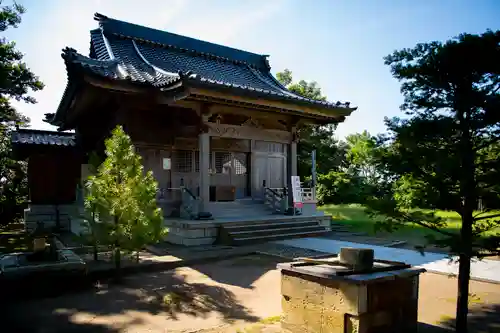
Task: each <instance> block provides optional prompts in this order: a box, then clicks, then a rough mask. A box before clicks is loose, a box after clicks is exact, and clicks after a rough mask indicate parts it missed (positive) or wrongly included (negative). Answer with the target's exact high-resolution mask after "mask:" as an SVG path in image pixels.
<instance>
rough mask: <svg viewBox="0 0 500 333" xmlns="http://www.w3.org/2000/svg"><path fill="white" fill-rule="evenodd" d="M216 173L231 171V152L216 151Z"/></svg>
mask: <svg viewBox="0 0 500 333" xmlns="http://www.w3.org/2000/svg"><path fill="white" fill-rule="evenodd" d="M215 173H224V174H228V173H231V153H228V152H221V151H217V152H215Z"/></svg>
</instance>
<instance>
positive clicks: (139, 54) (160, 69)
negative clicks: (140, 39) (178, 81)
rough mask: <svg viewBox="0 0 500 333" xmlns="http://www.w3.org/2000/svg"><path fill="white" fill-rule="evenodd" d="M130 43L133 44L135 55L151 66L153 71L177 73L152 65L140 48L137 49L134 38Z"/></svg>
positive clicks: (166, 73)
mask: <svg viewBox="0 0 500 333" xmlns="http://www.w3.org/2000/svg"><path fill="white" fill-rule="evenodd" d="M132 45H133V46H134V50H135V52H136V53H137V55H138V56H139V58H140V59H141V60H142V61H143V62H144V63H145V64H146V65H148V66H150V67H151V68H153V70H154V71H156V72H159V73H162V74H165V75H178V74H177V73H171V72H168V71H166V70H164V69H162V68H160V67H158V66H155V65H153V64H152V63H151V62H150V61H149V60H148V59H146V57H145V56H144V55H143V54H142V52H141V50H139V47H138V46H137V43H136V42H135V40H133V39H132Z"/></svg>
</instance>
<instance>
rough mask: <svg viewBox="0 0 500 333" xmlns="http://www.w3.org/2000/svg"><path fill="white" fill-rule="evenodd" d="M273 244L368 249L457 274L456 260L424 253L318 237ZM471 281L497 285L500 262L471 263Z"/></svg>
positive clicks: (323, 249) (333, 250)
mask: <svg viewBox="0 0 500 333" xmlns="http://www.w3.org/2000/svg"><path fill="white" fill-rule="evenodd" d="M273 243H274V244H280V245H285V246H293V247H299V248H304V249H310V250H315V251H321V252H328V253H338V252H339V251H340V248H341V247H359V248H371V249H374V250H375V257H376V258H377V259H382V260H393V261H402V262H405V263H408V264H410V265H413V266H418V267H422V268H425V269H426V270H427V271H429V272H435V273H444V274H451V275H457V274H458V263H457V262H456V259H457V258H456V257H453V258H452V260H451V261H450V258H448V256H447V255H446V254H443V253H433V252H426V253H425V255H422V254H421V253H420V252H418V251H414V250H408V249H398V248H391V247H384V246H377V245H369V244H361V243H353V242H347V241H338V240H331V239H325V238H320V237H310V238H298V239H288V240H284V241H276V242H273ZM471 277H472V278H474V279H478V280H484V281H489V282H496V283H500V261H498V260H489V259H484V260H481V261H474V262H473V263H472V266H471Z"/></svg>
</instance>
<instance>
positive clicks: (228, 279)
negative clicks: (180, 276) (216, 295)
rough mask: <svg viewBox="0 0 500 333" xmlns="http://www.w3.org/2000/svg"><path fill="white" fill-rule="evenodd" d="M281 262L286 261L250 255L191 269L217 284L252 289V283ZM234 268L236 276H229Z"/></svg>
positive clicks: (266, 256)
mask: <svg viewBox="0 0 500 333" xmlns="http://www.w3.org/2000/svg"><path fill="white" fill-rule="evenodd" d="M283 261H286V260H285V259H281V258H278V257H272V256H268V255H264V254H262V255H261V254H252V255H247V256H241V257H238V258H234V259H230V260H222V261H219V262H218V264H217V265H210V264H209V265H196V266H192V268H193V269H195V270H197V271H198V272H200V273H202V274H205V275H207V276H209V277H210V278H211V279H212V280H214V281H217V282H219V283H223V284H229V285H233V286H238V287H241V288H246V289H254V286H253V283H254V282H255V281H257V280H258V279H259V278H260V277H262V276H263V275H264V274H266V273H267V272H269V271H272V270H275V269H276V265H277V264H278V263H280V262H283ZM235 268H236V269H237V270H238V272H239V274H238V275H237V276H235V275H234V274H231V272H232V271H234V270H235Z"/></svg>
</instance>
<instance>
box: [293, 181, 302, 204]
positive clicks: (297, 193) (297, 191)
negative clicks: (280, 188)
mask: <svg viewBox="0 0 500 333" xmlns="http://www.w3.org/2000/svg"><path fill="white" fill-rule="evenodd" d="M292 195H293V206H294V207H295V208H302V206H303V201H302V188H301V187H300V177H299V176H292Z"/></svg>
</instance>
